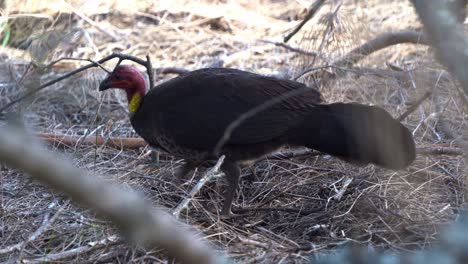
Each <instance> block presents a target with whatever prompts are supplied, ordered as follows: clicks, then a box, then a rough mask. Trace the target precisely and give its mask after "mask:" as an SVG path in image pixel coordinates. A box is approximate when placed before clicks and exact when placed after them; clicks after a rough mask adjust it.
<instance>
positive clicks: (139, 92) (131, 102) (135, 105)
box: [127, 86, 146, 114]
mask: <svg viewBox="0 0 468 264" xmlns="http://www.w3.org/2000/svg"><path fill="white" fill-rule="evenodd" d="M145 94H146V87H145V86H141V87H140V88H137V89H136V90H135V91H134V92H133V93H128V92H127V100H128V111H129V112H130V113H132V114H133V113H136V112H137V111H138V109H140V106H141V103H142V102H143V97H144V96H145Z"/></svg>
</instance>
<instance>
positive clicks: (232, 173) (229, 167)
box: [221, 161, 240, 216]
mask: <svg viewBox="0 0 468 264" xmlns="http://www.w3.org/2000/svg"><path fill="white" fill-rule="evenodd" d="M221 170H222V171H223V172H224V173H225V174H226V179H227V182H228V188H227V190H226V191H225V192H224V204H223V208H222V210H221V215H223V216H229V214H230V213H231V206H232V201H233V200H234V196H235V195H236V190H237V187H238V186H239V177H240V169H239V165H237V163H236V162H233V161H224V163H223V165H221Z"/></svg>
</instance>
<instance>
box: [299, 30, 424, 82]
mask: <svg viewBox="0 0 468 264" xmlns="http://www.w3.org/2000/svg"><path fill="white" fill-rule="evenodd" d="M402 43H413V44H424V45H428V41H427V38H426V37H425V35H424V34H423V33H421V32H415V31H400V32H390V33H384V34H381V35H378V36H377V37H375V38H373V39H371V40H369V41H368V42H366V43H364V44H362V45H361V46H359V47H357V48H355V49H353V50H351V51H350V52H349V53H348V54H346V55H345V56H344V57H342V58H341V59H338V60H337V61H335V62H333V63H332V65H334V66H336V67H341V68H347V67H351V66H353V65H354V64H356V63H357V62H359V61H360V60H362V59H363V58H365V57H366V56H368V55H370V54H372V53H374V52H376V51H378V50H381V49H384V48H387V47H390V46H392V45H396V44H402ZM313 71H315V68H314V69H305V70H304V71H302V72H301V73H299V74H298V75H297V76H296V77H295V78H294V80H297V79H299V78H301V77H303V76H305V75H306V74H308V73H310V72H313ZM329 77H330V76H329ZM324 79H325V78H324ZM328 79H329V78H328ZM324 82H325V81H324V80H322V83H324Z"/></svg>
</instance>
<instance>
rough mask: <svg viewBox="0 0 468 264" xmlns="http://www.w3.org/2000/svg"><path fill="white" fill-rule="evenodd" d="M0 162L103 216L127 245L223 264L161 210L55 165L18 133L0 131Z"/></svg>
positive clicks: (51, 157)
mask: <svg viewBox="0 0 468 264" xmlns="http://www.w3.org/2000/svg"><path fill="white" fill-rule="evenodd" d="M0 161H2V162H4V163H5V164H6V165H8V166H11V167H14V168H18V169H21V170H24V171H25V172H27V173H29V174H31V175H33V176H34V177H36V178H37V179H39V180H41V181H42V182H44V183H46V184H48V185H50V186H51V187H53V188H55V189H57V190H60V191H63V192H65V193H67V194H68V195H70V196H71V197H72V198H73V199H74V200H75V201H77V202H80V203H82V204H84V205H85V206H88V207H90V208H92V209H94V210H96V211H97V212H99V213H100V214H102V215H104V216H106V217H108V218H109V219H110V220H112V221H113V222H114V223H115V224H117V226H118V227H119V228H120V229H121V230H122V231H123V232H124V234H126V235H128V237H129V238H130V239H132V240H133V241H137V242H139V243H141V244H144V245H148V246H152V247H154V246H156V247H162V248H164V249H166V250H167V253H168V255H169V256H171V257H174V258H176V259H179V260H180V261H182V262H184V263H225V260H224V259H223V258H220V257H218V256H216V255H215V254H214V253H213V251H212V249H210V248H209V247H208V246H207V245H206V244H205V243H203V242H202V241H200V240H199V239H197V238H195V236H194V235H193V234H192V232H190V231H189V230H187V227H186V226H183V225H182V224H180V223H178V222H176V221H175V220H174V219H173V218H172V217H171V216H170V215H169V214H167V213H166V212H164V211H163V210H161V209H156V208H154V207H152V206H150V205H149V204H148V203H146V202H145V201H144V200H143V199H142V198H141V197H140V196H139V195H137V194H136V193H133V192H129V191H124V190H122V189H121V188H119V187H117V186H115V185H111V184H110V183H107V182H106V183H105V182H103V181H102V180H100V178H99V177H97V176H96V175H93V176H92V177H91V176H89V175H87V174H86V172H84V171H83V170H80V169H77V168H75V167H74V166H73V165H72V164H71V163H69V162H67V161H65V160H60V159H59V158H57V157H56V156H55V155H54V154H53V153H51V152H48V151H45V150H44V149H43V148H42V147H41V146H40V145H39V144H38V143H37V142H36V141H35V140H34V139H33V138H32V137H29V136H27V135H26V134H25V133H24V132H23V131H21V130H20V129H18V128H14V127H2V128H1V129H0Z"/></svg>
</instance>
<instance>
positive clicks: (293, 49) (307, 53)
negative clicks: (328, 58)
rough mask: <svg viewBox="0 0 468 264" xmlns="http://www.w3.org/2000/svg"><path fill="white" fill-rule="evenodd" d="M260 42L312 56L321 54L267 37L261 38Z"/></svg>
mask: <svg viewBox="0 0 468 264" xmlns="http://www.w3.org/2000/svg"><path fill="white" fill-rule="evenodd" d="M260 42H263V43H268V44H273V45H275V46H278V47H282V48H285V49H287V50H290V51H292V52H296V53H299V54H303V55H307V56H312V57H315V56H319V54H318V53H317V52H315V51H307V50H303V49H300V48H295V47H291V46H289V45H288V44H285V43H283V42H276V41H271V40H266V39H260Z"/></svg>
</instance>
